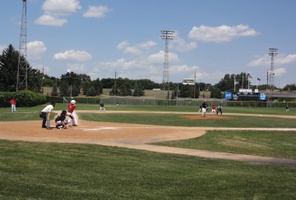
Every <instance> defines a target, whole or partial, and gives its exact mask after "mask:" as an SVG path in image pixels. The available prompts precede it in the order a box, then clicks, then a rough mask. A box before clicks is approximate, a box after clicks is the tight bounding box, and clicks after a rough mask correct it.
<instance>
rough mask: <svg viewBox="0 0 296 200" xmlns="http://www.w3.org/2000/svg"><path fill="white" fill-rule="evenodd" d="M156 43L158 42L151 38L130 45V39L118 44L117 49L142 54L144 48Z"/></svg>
mask: <svg viewBox="0 0 296 200" xmlns="http://www.w3.org/2000/svg"><path fill="white" fill-rule="evenodd" d="M156 44H157V43H156V42H154V41H152V40H150V41H147V42H142V43H139V44H136V45H134V46H130V44H129V42H128V41H123V42H121V43H119V44H118V45H117V49H118V50H123V52H124V53H125V54H131V55H141V54H142V53H143V50H148V49H150V48H151V47H153V46H155V45H156Z"/></svg>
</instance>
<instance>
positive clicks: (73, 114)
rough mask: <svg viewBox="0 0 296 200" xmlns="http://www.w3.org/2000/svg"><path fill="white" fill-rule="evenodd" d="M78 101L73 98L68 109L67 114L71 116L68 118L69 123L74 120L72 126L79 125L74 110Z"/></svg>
mask: <svg viewBox="0 0 296 200" xmlns="http://www.w3.org/2000/svg"><path fill="white" fill-rule="evenodd" d="M75 104H76V101H75V100H71V101H70V103H69V104H68V111H67V116H69V119H68V124H69V123H70V122H71V121H72V126H77V123H76V122H77V121H76V119H75V113H74V110H75V108H76V105H75Z"/></svg>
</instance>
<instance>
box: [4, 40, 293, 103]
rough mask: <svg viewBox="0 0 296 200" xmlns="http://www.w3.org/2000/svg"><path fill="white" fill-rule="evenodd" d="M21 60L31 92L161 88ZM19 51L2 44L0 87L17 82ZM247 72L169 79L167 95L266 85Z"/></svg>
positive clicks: (122, 92)
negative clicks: (46, 69) (46, 70)
mask: <svg viewBox="0 0 296 200" xmlns="http://www.w3.org/2000/svg"><path fill="white" fill-rule="evenodd" d="M20 58H21V60H22V62H26V63H27V82H28V88H26V89H28V90H31V91H34V92H40V93H42V92H43V88H44V87H52V91H51V96H73V97H75V96H78V95H79V94H83V95H86V96H97V95H100V94H102V91H103V88H109V89H111V90H110V93H109V95H116V96H144V95H145V92H144V90H152V89H154V88H160V89H164V88H165V87H164V86H165V85H167V83H165V85H163V84H162V83H155V82H153V81H151V80H149V79H138V80H131V79H128V78H121V77H119V78H116V79H115V78H102V79H99V78H98V79H96V80H91V78H90V76H88V75H86V74H77V73H74V72H67V73H65V74H61V76H60V77H59V78H56V77H50V76H48V75H46V74H43V73H42V71H41V70H40V69H34V68H32V67H31V66H30V63H28V61H27V60H25V57H23V56H21V57H20ZM18 59H19V52H18V51H17V50H15V49H14V47H13V46H12V45H9V46H8V47H7V48H5V49H4V50H3V52H2V54H1V55H0V91H8V92H15V91H16V87H17V86H16V83H17V70H18V69H17V66H18ZM249 76H250V75H249V74H248V73H244V72H242V73H240V74H225V76H224V77H223V78H222V79H221V80H220V81H219V82H218V83H217V84H214V85H211V84H209V83H203V82H200V83H195V85H183V84H182V83H173V82H170V83H169V85H170V89H171V91H170V92H169V93H168V95H170V97H169V98H178V97H190V98H194V97H195V98H198V97H199V96H201V95H200V94H201V93H202V92H203V91H210V92H211V97H212V98H222V91H223V92H224V91H232V92H237V91H238V89H239V88H247V87H250V88H251V89H255V88H258V89H259V90H263V89H266V88H268V86H267V85H264V84H263V85H258V86H257V85H254V84H252V83H251V82H249V79H248V78H249ZM283 90H296V86H295V84H292V85H286V86H285V87H284V88H283Z"/></svg>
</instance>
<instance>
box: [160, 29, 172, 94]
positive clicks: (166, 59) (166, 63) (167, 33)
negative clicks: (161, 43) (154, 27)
mask: <svg viewBox="0 0 296 200" xmlns="http://www.w3.org/2000/svg"><path fill="white" fill-rule="evenodd" d="M174 33H175V31H168V30H162V31H161V34H162V35H161V36H160V37H161V39H164V40H165V54H164V64H163V78H162V84H163V89H164V90H166V89H167V91H168V92H167V98H168V99H169V98H170V78H169V40H172V39H174Z"/></svg>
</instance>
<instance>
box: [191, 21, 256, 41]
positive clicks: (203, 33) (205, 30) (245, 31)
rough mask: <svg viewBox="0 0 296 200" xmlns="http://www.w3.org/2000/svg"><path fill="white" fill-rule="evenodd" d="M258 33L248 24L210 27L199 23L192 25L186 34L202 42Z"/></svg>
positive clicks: (225, 39)
mask: <svg viewBox="0 0 296 200" xmlns="http://www.w3.org/2000/svg"><path fill="white" fill-rule="evenodd" d="M258 34H259V33H258V32H256V31H255V30H254V29H251V28H249V26H248V25H242V24H240V25H237V26H227V25H221V26H218V27H210V26H204V25H201V26H200V27H196V26H194V27H193V28H192V29H191V31H190V32H189V34H188V37H189V38H190V39H195V40H200V41H204V42H229V41H231V40H233V39H235V38H238V37H251V36H256V35H258Z"/></svg>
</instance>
